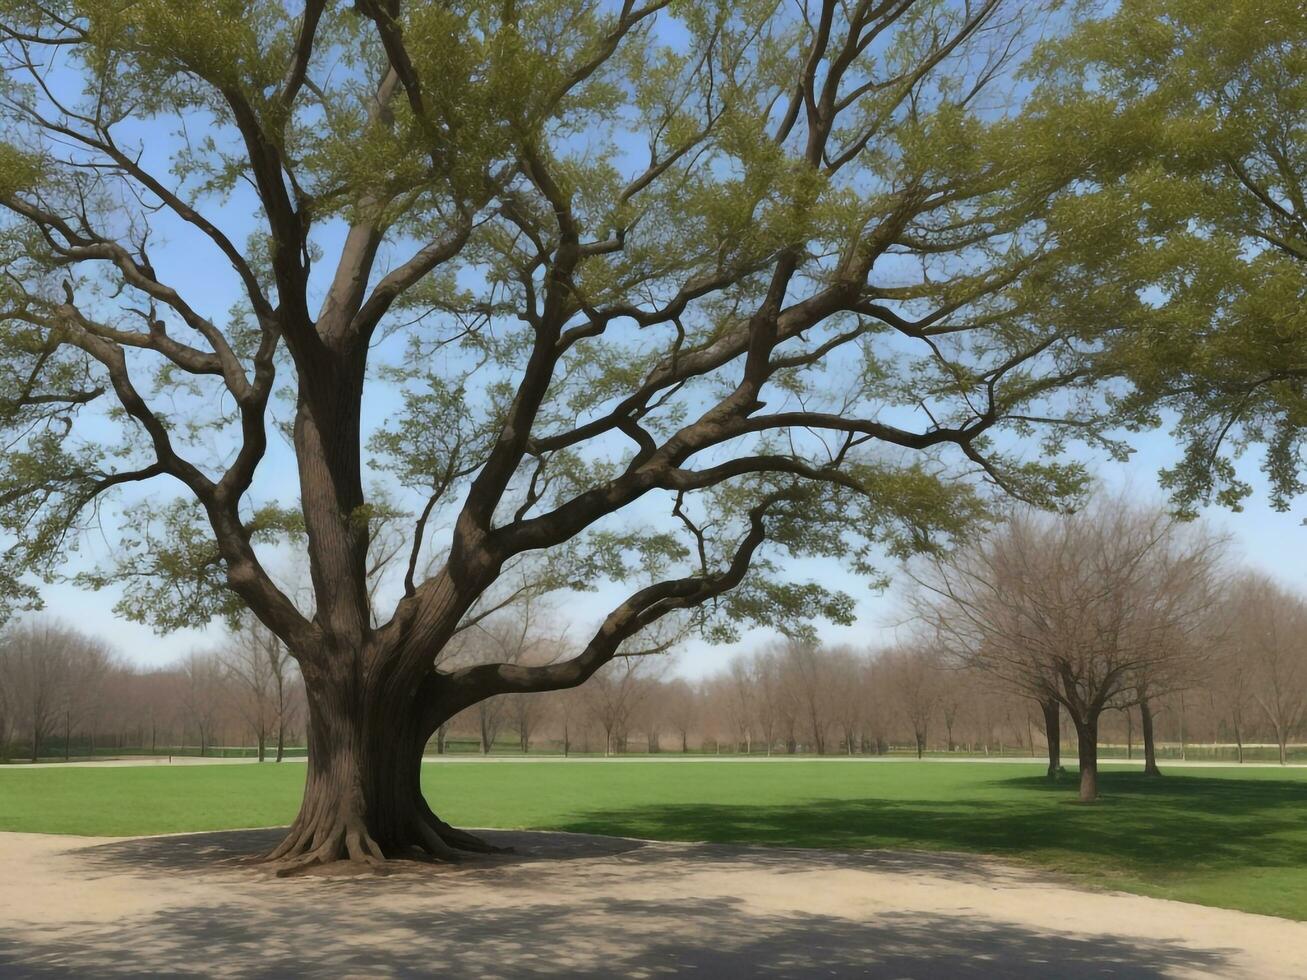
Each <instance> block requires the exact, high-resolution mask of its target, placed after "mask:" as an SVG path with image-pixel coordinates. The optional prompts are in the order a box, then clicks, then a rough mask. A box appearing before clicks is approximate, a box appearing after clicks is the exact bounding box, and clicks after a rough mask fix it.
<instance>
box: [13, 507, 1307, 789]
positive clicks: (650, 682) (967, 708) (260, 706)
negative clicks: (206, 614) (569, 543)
mask: <svg viewBox="0 0 1307 980" xmlns="http://www.w3.org/2000/svg"><path fill="white" fill-rule="evenodd" d="M909 571H910V575H909V576H907V581H909V582H911V583H912V585H911V587H910V588H907V589H905V590H904V599H905V602H904V608H905V613H906V615H905V622H906V626H905V634H906V635H908V637H909V639H907V640H906V641H905V642H903V643H902V644H900V645H899V646H896V647H894V648H890V649H882V650H871V651H865V650H862V651H860V650H855V649H852V648H848V647H833V646H822V645H820V644H817V643H813V642H807V641H804V640H802V639H791V640H786V641H781V642H777V643H774V644H772V645H770V646H768V647H765V648H762V649H760V650H757V651H755V652H753V653H750V654H741V655H738V656H736V657H735V658H734V659H732V660H731V661H730V663H729V665H728V666H727V667H726V668H725V669H723V670H721V671H719V672H718V673H716V674H714V675H711V676H708V677H706V678H703V679H700V680H695V681H691V680H687V679H685V678H682V677H678V676H674V669H675V663H674V660H673V659H672V658H671V657H668V656H642V657H628V658H621V659H618V660H615V661H614V662H613V663H611V664H609V665H607V666H606V667H605V668H604V669H603V670H601V671H600V672H599V673H598V674H596V675H595V676H594V677H593V678H591V679H590V681H588V682H587V683H586V684H585V685H583V686H582V687H580V688H578V689H575V690H567V691H555V692H550V693H546V694H516V695H505V696H501V697H497V698H491V699H489V700H486V701H483V702H481V703H480V704H478V705H476V706H474V707H473V708H470V709H468V710H467V711H465V712H463V713H462V714H461V715H458V716H456V717H455V718H454V719H452V720H451V721H450V723H449V724H447V725H445V726H443V727H442V728H441V729H440V730H439V731H438V732H437V733H436V735H435V737H434V738H433V740H432V744H431V745H430V747H429V751H433V752H445V751H480V752H491V751H519V752H532V751H534V752H556V753H564V754H571V753H582V754H584V753H604V754H613V753H624V752H683V753H688V752H709V753H748V754H754V755H771V754H798V753H803V754H819V755H833V754H846V755H860V754H886V753H893V752H900V753H903V752H913V753H916V754H918V755H920V754H924V753H926V752H946V753H959V752H963V753H974V754H978V755H1000V756H1003V755H1012V754H1017V755H1022V754H1024V755H1032V754H1039V755H1042V754H1046V753H1048V748H1049V744H1050V743H1052V744H1053V746H1054V753H1053V758H1052V759H1051V760H1050V768H1051V769H1055V768H1056V765H1057V762H1058V758H1057V747H1058V746H1059V745H1060V744H1061V743H1062V742H1068V744H1076V745H1077V747H1078V748H1079V749H1081V750H1082V751H1081V760H1080V761H1081V764H1082V769H1084V768H1086V766H1088V767H1090V768H1094V767H1096V760H1097V751H1095V752H1094V755H1093V757H1092V759H1090V760H1089V761H1088V762H1087V761H1086V756H1085V754H1084V751H1083V749H1084V748H1085V746H1084V742H1085V740H1086V738H1085V735H1084V733H1085V730H1086V725H1085V721H1086V719H1087V718H1088V717H1089V715H1090V714H1092V715H1093V717H1092V719H1091V721H1092V729H1091V734H1090V735H1089V736H1088V737H1089V739H1090V740H1092V741H1093V743H1094V746H1093V747H1094V748H1095V750H1096V749H1097V747H1098V745H1102V746H1103V752H1104V754H1105V755H1107V756H1114V757H1115V756H1135V755H1137V754H1141V753H1143V752H1144V751H1145V744H1144V743H1145V742H1147V743H1149V744H1148V745H1147V746H1146V748H1147V751H1148V753H1149V754H1150V756H1154V757H1155V756H1156V755H1159V754H1160V755H1163V756H1165V755H1172V756H1179V755H1191V756H1196V757H1200V758H1216V759H1226V760H1230V761H1235V760H1237V761H1240V762H1242V761H1244V760H1245V758H1253V759H1263V758H1271V759H1278V760H1279V761H1280V762H1286V761H1290V759H1291V758H1292V756H1293V754H1294V746H1293V740H1294V739H1295V738H1296V737H1298V736H1299V735H1300V734H1301V732H1302V728H1303V723H1304V720H1305V718H1304V714H1305V712H1307V646H1305V645H1304V644H1303V642H1302V639H1301V638H1302V637H1303V636H1304V635H1307V629H1304V627H1305V626H1307V602H1305V601H1304V599H1303V598H1302V597H1301V596H1299V595H1296V594H1294V593H1292V592H1290V591H1288V590H1286V589H1285V588H1283V587H1281V586H1279V585H1277V584H1275V583H1274V582H1272V581H1271V580H1269V579H1267V578H1266V577H1264V576H1261V575H1259V574H1256V573H1252V572H1248V571H1246V570H1239V569H1236V568H1234V567H1233V565H1232V562H1231V561H1230V558H1229V556H1228V554H1227V550H1226V547H1225V542H1224V541H1222V540H1221V539H1220V538H1219V537H1217V536H1214V535H1212V534H1211V533H1210V532H1209V531H1208V530H1206V529H1205V528H1203V527H1202V526H1201V525H1184V524H1179V523H1176V522H1175V521H1173V520H1171V519H1170V518H1169V517H1167V516H1166V515H1165V514H1164V513H1162V512H1161V511H1157V510H1147V509H1138V508H1132V507H1130V506H1128V505H1126V504H1124V503H1122V502H1120V501H1103V502H1100V503H1098V504H1097V505H1095V506H1093V507H1091V508H1089V509H1087V510H1085V511H1082V512H1081V513H1079V514H1076V515H1060V516H1058V515H1041V514H1036V513H1034V512H1023V513H1019V514H1015V515H1013V517H1012V518H1011V519H1010V520H1008V521H1006V522H1005V523H1003V524H1001V525H999V526H998V527H997V528H996V529H995V530H994V531H993V532H992V533H991V534H989V535H987V536H986V537H984V538H983V539H979V540H977V542H976V543H974V544H973V545H970V546H968V547H965V548H962V549H960V550H958V551H955V552H951V553H949V554H945V555H939V556H936V557H935V558H934V559H932V560H928V561H924V562H921V563H918V564H917V565H916V566H913V567H912V568H911V569H909ZM572 653H573V651H571V650H570V647H569V642H568V637H567V631H566V630H564V629H560V628H559V627H558V625H557V621H556V619H554V618H553V617H552V616H551V615H550V611H549V610H548V609H545V608H543V607H541V606H539V605H538V604H531V603H523V604H519V605H517V606H516V607H510V608H508V609H506V610H505V611H504V612H503V614H501V615H500V616H498V617H496V618H495V619H493V620H490V621H488V622H483V623H480V624H477V625H476V626H475V627H473V628H470V629H467V630H465V631H464V633H463V634H462V635H461V637H460V642H459V644H458V646H457V648H456V649H455V650H454V651H453V652H452V653H451V657H457V658H459V659H461V660H464V661H486V662H490V661H510V662H520V663H546V662H550V661H553V660H556V659H559V658H561V657H566V656H569V655H571V654H572ZM304 705H305V700H304V693H303V686H302V681H301V679H300V677H299V675H298V673H297V671H296V669H295V665H294V662H293V660H291V659H290V658H289V657H287V655H286V652H285V649H284V647H283V646H282V645H281V644H280V643H279V642H278V641H277V640H276V639H275V638H274V637H272V636H271V635H270V634H268V633H267V632H266V631H264V630H262V629H261V628H259V627H258V626H257V625H256V624H253V623H248V624H246V625H245V626H243V627H242V628H241V629H239V630H237V631H236V632H234V633H233V634H232V636H231V637H230V639H229V641H228V642H226V643H225V644H224V645H223V646H222V647H221V648H220V649H217V650H214V651H210V652H195V653H192V654H190V655H188V656H187V657H185V658H183V659H181V660H180V661H178V662H176V663H174V664H172V665H169V666H166V667H163V668H144V667H141V666H138V665H133V664H131V663H129V662H128V661H126V660H124V659H123V658H122V657H121V656H119V655H117V654H116V653H115V652H113V651H112V650H110V649H109V648H108V647H107V646H105V645H104V644H103V643H100V642H99V641H97V640H95V639H93V638H90V637H87V636H85V635H83V634H82V633H79V632H78V631H77V630H75V629H73V628H71V627H68V626H66V625H61V624H58V623H55V622H53V621H49V620H29V621H27V622H25V623H21V624H18V625H16V626H14V627H11V628H10V630H9V631H8V632H7V633H6V634H5V635H4V637H3V641H2V642H0V757H3V758H25V759H35V758H38V757H45V758H73V757H86V756H104V755H126V754H139V753H149V754H159V755H162V754H173V755H257V756H258V758H260V759H263V758H265V757H271V758H275V759H281V758H283V757H284V756H286V755H291V756H294V755H302V754H303V752H304V750H303V748H302V746H303V741H304V737H303V731H304V726H305V707H304ZM1043 706H1049V707H1051V708H1052V711H1051V713H1048V712H1045V711H1044V710H1042V707H1043Z"/></svg>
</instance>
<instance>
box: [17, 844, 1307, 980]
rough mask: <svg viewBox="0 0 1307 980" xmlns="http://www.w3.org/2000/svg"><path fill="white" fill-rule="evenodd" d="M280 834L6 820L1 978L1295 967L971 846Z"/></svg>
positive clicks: (1250, 933)
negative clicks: (285, 844) (316, 853)
mask: <svg viewBox="0 0 1307 980" xmlns="http://www.w3.org/2000/svg"><path fill="white" fill-rule="evenodd" d="M277 836H278V834H277V832H276V831H239V832H227V833H218V834H200V835H190V836H175V837H153V838H135V839H127V840H103V839H89V838H72V837H52V836H44V835H29V834H0V869H2V870H0V924H2V925H0V976H4V977H10V976H21V977H27V976H31V977H73V976H75V977H87V976H125V975H140V974H143V973H148V974H150V975H154V976H159V975H164V976H167V975H185V976H239V977H288V976H321V977H333V978H336V977H390V976H401V977H402V976H422V975H438V976H441V977H486V976H492V977H500V976H532V975H535V976H559V977H609V976H623V977H655V976H669V975H675V974H682V973H685V974H693V975H696V976H700V977H703V978H705V980H707V978H713V980H716V978H722V977H736V976H738V977H744V976H765V977H782V976H870V977H886V978H890V977H893V978H917V980H922V978H934V977H939V978H943V977H949V978H952V977H963V978H982V977H1026V978H1036V977H1038V978H1077V977H1100V976H1111V977H1116V978H1121V977H1221V978H1232V977H1250V978H1252V977H1256V978H1274V977H1284V978H1301V977H1307V924H1304V923H1295V922H1289V921H1286V920H1281V919H1274V918H1269V917H1264V916H1255V915H1247V914H1244V913H1240V912H1228V911H1222V910H1218V909H1208V908H1203V907H1200V906H1196V905H1185V904H1181V903H1177V902H1166V901H1160V900H1156V899H1147V898H1138V897H1134V896H1129V895H1119V894H1101V893H1089V892H1082V891H1077V890H1074V889H1071V888H1068V887H1066V886H1065V885H1063V884H1061V883H1058V882H1055V881H1052V880H1049V879H1048V878H1046V877H1044V876H1041V875H1039V874H1037V873H1034V872H1030V871H1025V870H1021V869H1015V868H1012V867H1008V866H1004V865H1002V864H999V863H997V862H992V861H988V860H984V859H979V858H970V857H964V856H953V855H925V854H913V853H906V852H886V851H882V852H862V853H843V852H830V851H801V850H782V849H773V848H761V847H726V846H719V845H696V844H653V843H645V842H641V841H629V840H620V839H616V838H599V837H584V836H578V835H566V834H524V833H495V834H492V835H489V836H492V837H494V838H495V839H496V840H497V841H498V842H500V843H511V844H513V845H514V846H516V847H517V849H518V854H517V855H515V856H512V857H507V858H493V859H479V860H478V861H477V862H475V863H472V864H468V865H463V866H459V867H456V868H444V869H438V868H429V867H420V866H416V867H413V868H412V869H410V870H405V871H402V872H400V873H397V874H394V875H391V876H390V877H386V878H377V877H372V876H366V877H317V878H300V879H290V880H277V879H274V878H271V877H269V876H268V875H267V874H266V873H264V872H261V871H256V870H253V869H251V868H249V867H247V866H244V865H242V864H240V863H239V862H238V861H237V859H236V857H235V856H236V855H240V854H244V853H249V852H251V851H256V850H258V849H260V848H263V847H267V846H270V844H271V843H272V842H273V841H275V840H276V839H277Z"/></svg>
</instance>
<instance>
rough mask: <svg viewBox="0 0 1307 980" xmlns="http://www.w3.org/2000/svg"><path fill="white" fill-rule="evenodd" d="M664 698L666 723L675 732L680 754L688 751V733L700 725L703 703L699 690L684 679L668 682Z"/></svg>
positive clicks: (679, 678)
mask: <svg viewBox="0 0 1307 980" xmlns="http://www.w3.org/2000/svg"><path fill="white" fill-rule="evenodd" d="M664 696H665V697H666V699H667V721H668V723H669V724H670V725H671V726H672V730H673V731H674V732H676V737H677V740H678V741H679V742H680V744H681V752H682V753H683V754H684V753H687V752H689V751H690V732H692V731H694V729H695V726H696V725H699V724H701V723H702V720H703V717H702V716H703V703H702V697H701V695H700V693H699V690H698V689H697V688H696V687H695V686H694V685H693V684H691V683H690V682H689V681H687V680H685V679H684V678H681V677H677V678H674V679H673V680H671V681H669V682H668V684H667V686H666V688H665V690H664Z"/></svg>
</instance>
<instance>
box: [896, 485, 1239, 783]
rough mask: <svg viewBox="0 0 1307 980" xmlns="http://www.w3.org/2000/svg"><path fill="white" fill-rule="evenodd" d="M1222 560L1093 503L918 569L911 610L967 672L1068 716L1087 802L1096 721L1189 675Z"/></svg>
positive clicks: (1125, 507)
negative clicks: (1141, 692) (1144, 680)
mask: <svg viewBox="0 0 1307 980" xmlns="http://www.w3.org/2000/svg"><path fill="white" fill-rule="evenodd" d="M1223 558H1224V541H1223V540H1222V539H1220V538H1217V537H1215V536H1213V535H1212V534H1210V533H1208V532H1206V531H1205V530H1204V529H1203V528H1201V527H1199V526H1192V525H1190V526H1185V525H1180V524H1178V523H1177V522H1176V521H1174V520H1173V519H1171V518H1170V517H1169V516H1168V515H1167V514H1165V513H1164V512H1162V511H1160V510H1154V509H1143V508H1137V507H1133V506H1131V505H1130V504H1128V503H1127V502H1125V501H1123V500H1120V499H1107V500H1099V501H1097V502H1095V503H1094V504H1093V505H1092V506H1090V507H1088V508H1086V509H1085V510H1083V511H1081V512H1079V513H1077V514H1071V515H1058V516H1054V515H1045V514H1039V513H1035V512H1031V511H1021V512H1017V513H1015V514H1014V515H1012V517H1011V518H1010V519H1009V520H1008V521H1007V522H1006V523H1004V524H1003V525H1001V526H1000V527H998V528H997V529H996V530H995V531H994V532H993V533H992V534H990V535H988V536H987V537H985V538H984V539H982V540H980V541H978V542H976V543H975V544H974V545H972V546H970V547H965V548H962V549H959V550H958V551H957V552H955V553H953V554H950V555H946V556H942V557H939V558H936V559H935V560H934V561H932V562H930V563H928V564H925V565H923V566H920V567H919V568H918V569H917V570H915V571H914V573H913V577H914V579H915V580H916V582H917V583H918V585H919V586H920V587H921V588H920V591H918V592H916V593H914V595H913V598H912V600H911V601H912V604H913V608H914V611H915V612H917V614H918V615H919V616H920V617H921V620H922V622H923V624H924V625H925V626H926V628H927V630H928V632H929V634H930V635H931V636H932V637H933V638H934V639H935V640H936V642H938V643H940V644H941V646H942V647H943V648H945V649H946V650H947V651H948V652H949V653H950V654H951V655H952V656H953V657H954V658H956V659H957V660H958V661H959V662H962V663H965V664H968V665H970V666H972V667H975V668H976V669H979V670H983V671H986V672H988V673H990V674H992V675H994V676H995V677H998V678H1000V679H1002V680H1003V681H1004V682H1005V683H1006V684H1007V685H1008V686H1010V687H1011V688H1012V689H1013V690H1017V691H1020V692H1021V693H1024V694H1026V695H1028V696H1030V697H1032V698H1034V699H1035V700H1036V701H1038V702H1040V703H1041V704H1043V705H1047V704H1048V703H1049V702H1050V701H1055V702H1057V703H1059V704H1060V705H1061V706H1062V707H1063V708H1065V709H1066V711H1067V712H1068V714H1069V716H1070V718H1071V720H1072V723H1073V724H1074V725H1075V728H1076V733H1077V736H1078V741H1079V752H1080V784H1081V785H1080V795H1081V799H1082V800H1085V801H1091V800H1094V799H1096V798H1097V797H1098V775H1097V774H1098V727H1099V718H1100V716H1101V715H1102V713H1103V711H1104V710H1105V709H1107V708H1108V707H1109V706H1120V705H1121V704H1127V703H1133V702H1137V701H1138V700H1139V692H1138V685H1139V682H1140V679H1141V678H1147V688H1146V689H1147V690H1148V693H1149V695H1150V696H1152V692H1153V689H1157V690H1173V689H1175V686H1174V685H1176V684H1178V683H1181V679H1182V678H1185V677H1186V676H1192V673H1193V671H1194V668H1195V663H1194V662H1195V658H1198V657H1201V656H1202V652H1203V651H1204V650H1205V649H1206V644H1204V643H1203V642H1202V640H1201V634H1203V633H1205V632H1207V631H1209V630H1210V629H1211V615H1210V614H1211V612H1212V610H1213V609H1214V607H1215V605H1216V602H1217V600H1218V598H1219V590H1218V584H1217V580H1216V574H1215V573H1216V570H1217V568H1218V566H1219V565H1220V563H1221V562H1222V560H1223ZM1050 720H1051V719H1050ZM1050 744H1051V732H1050ZM1051 770H1052V764H1051V760H1050V771H1051Z"/></svg>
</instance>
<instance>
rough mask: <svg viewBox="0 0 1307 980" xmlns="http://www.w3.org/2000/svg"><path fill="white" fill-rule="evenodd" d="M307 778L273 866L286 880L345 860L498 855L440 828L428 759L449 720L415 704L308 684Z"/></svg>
mask: <svg viewBox="0 0 1307 980" xmlns="http://www.w3.org/2000/svg"><path fill="white" fill-rule="evenodd" d="M306 682H307V686H308V695H309V698H308V700H309V721H308V777H307V780H306V782H305V787H304V798H303V801H302V802H301V804H300V812H299V815H298V816H297V817H296V818H295V822H294V823H293V824H292V825H291V828H290V831H289V833H288V834H287V835H286V838H285V839H284V840H283V841H282V842H281V844H280V845H278V846H277V848H276V849H274V850H273V851H272V852H271V853H270V854H269V855H268V856H267V860H269V861H271V862H272V863H273V864H274V865H276V866H277V867H278V872H279V873H287V872H292V871H295V870H297V869H299V868H302V867H305V866H309V865H313V864H326V863H330V862H332V861H338V860H351V861H359V862H364V863H367V864H369V865H373V866H378V867H379V866H380V865H381V864H382V862H383V861H384V860H385V859H386V858H391V857H395V858H399V857H421V856H424V855H425V856H426V857H427V858H435V859H437V860H451V861H452V860H457V858H458V854H459V852H460V851H476V852H483V853H489V852H492V851H495V850H497V848H494V847H491V846H490V845H489V844H487V843H485V842H484V841H482V840H480V839H479V838H477V837H475V836H473V835H472V834H468V833H466V832H465V831H461V830H457V829H455V828H453V827H451V826H449V824H447V823H445V822H444V821H442V820H440V819H439V818H438V817H437V816H436V815H435V814H434V813H433V812H432V810H431V808H430V806H428V804H427V802H426V800H425V799H424V798H423V795H422V785H421V777H422V753H423V750H424V749H425V747H426V743H427V740H428V739H429V738H430V737H431V736H432V734H434V733H435V732H436V731H437V730H438V728H440V727H443V726H442V725H441V724H440V723H441V722H443V721H444V719H438V720H437V719H432V718H429V717H424V716H423V715H422V713H421V712H419V711H418V709H417V707H416V706H415V697H416V686H415V688H414V689H411V691H412V694H411V696H410V697H409V698H407V699H404V698H397V697H395V694H394V688H391V689H390V691H389V694H388V695H368V694H364V693H362V692H360V691H358V690H357V688H356V686H355V685H354V684H353V683H350V682H347V681H342V680H340V679H337V680H335V681H333V682H330V683H328V682H325V681H323V680H318V681H316V682H312V681H309V680H308V678H307V677H306Z"/></svg>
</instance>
